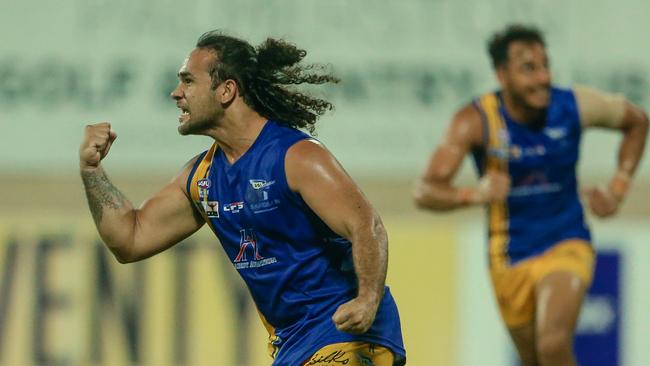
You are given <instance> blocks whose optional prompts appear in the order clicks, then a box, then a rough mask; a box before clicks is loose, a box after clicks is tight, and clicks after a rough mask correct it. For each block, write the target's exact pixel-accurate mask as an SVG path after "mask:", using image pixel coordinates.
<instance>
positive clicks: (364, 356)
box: [303, 342, 395, 366]
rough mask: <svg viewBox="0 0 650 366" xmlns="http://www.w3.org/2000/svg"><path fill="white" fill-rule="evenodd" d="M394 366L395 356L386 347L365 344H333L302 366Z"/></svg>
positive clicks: (320, 350)
mask: <svg viewBox="0 0 650 366" xmlns="http://www.w3.org/2000/svg"><path fill="white" fill-rule="evenodd" d="M321 365H322V366H326V365H346V366H394V365H395V356H394V355H393V352H391V350H389V349H388V348H386V347H382V346H378V345H375V344H371V343H366V342H344V343H334V344H330V345H327V346H325V347H323V348H321V349H319V350H318V351H317V352H316V353H314V354H313V355H312V356H311V357H310V358H309V360H308V361H307V362H305V363H304V364H303V366H321Z"/></svg>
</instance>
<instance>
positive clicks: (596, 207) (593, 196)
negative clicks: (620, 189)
mask: <svg viewBox="0 0 650 366" xmlns="http://www.w3.org/2000/svg"><path fill="white" fill-rule="evenodd" d="M583 193H584V194H585V195H586V196H587V201H588V203H589V208H590V209H591V212H592V213H593V214H594V215H596V216H598V217H608V216H612V215H614V214H615V213H616V211H618V206H619V204H620V203H621V199H620V198H617V197H616V196H615V195H614V193H613V192H612V191H611V190H610V189H608V188H606V187H591V188H587V189H585V190H583Z"/></svg>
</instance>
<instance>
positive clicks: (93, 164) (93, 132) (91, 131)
mask: <svg viewBox="0 0 650 366" xmlns="http://www.w3.org/2000/svg"><path fill="white" fill-rule="evenodd" d="M116 138H117V134H116V133H115V132H114V131H112V130H111V124H110V123H108V122H101V123H96V124H93V125H87V126H86V129H85V131H84V137H83V140H82V141H81V146H80V147H79V167H80V168H81V170H84V169H94V168H97V167H99V163H100V162H101V161H102V159H104V157H105V156H106V155H108V151H109V150H110V149H111V145H113V141H115V139H116Z"/></svg>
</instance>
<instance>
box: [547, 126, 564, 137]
mask: <svg viewBox="0 0 650 366" xmlns="http://www.w3.org/2000/svg"><path fill="white" fill-rule="evenodd" d="M544 134H545V135H546V136H548V137H550V138H551V139H553V140H559V139H561V138H563V137H564V136H566V134H567V130H566V128H562V127H546V128H545V129H544Z"/></svg>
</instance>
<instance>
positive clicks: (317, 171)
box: [284, 138, 342, 191]
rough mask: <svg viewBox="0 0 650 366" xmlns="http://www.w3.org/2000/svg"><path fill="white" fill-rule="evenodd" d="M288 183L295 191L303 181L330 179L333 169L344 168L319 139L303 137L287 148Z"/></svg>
mask: <svg viewBox="0 0 650 366" xmlns="http://www.w3.org/2000/svg"><path fill="white" fill-rule="evenodd" d="M284 166H285V172H286V175H287V183H288V184H289V188H291V189H292V190H294V191H297V190H299V186H300V184H301V183H302V182H306V181H310V180H312V179H317V180H318V179H328V177H329V176H330V173H331V172H332V170H342V168H341V166H340V164H339V163H338V162H337V161H336V159H335V158H334V156H333V155H332V154H331V153H330V152H329V151H328V150H327V149H326V148H325V146H323V144H322V143H320V142H319V141H317V140H314V139H310V138H308V139H303V140H300V141H298V142H296V143H295V144H293V145H292V146H291V147H289V149H288V150H287V154H286V156H285V161H284Z"/></svg>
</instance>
